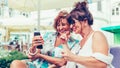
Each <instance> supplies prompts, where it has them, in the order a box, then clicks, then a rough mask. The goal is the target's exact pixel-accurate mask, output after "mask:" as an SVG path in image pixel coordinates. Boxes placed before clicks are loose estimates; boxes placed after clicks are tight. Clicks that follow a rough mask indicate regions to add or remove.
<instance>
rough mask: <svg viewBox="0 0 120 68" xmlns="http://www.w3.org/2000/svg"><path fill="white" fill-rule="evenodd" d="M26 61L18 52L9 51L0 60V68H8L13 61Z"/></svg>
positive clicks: (23, 55)
mask: <svg viewBox="0 0 120 68" xmlns="http://www.w3.org/2000/svg"><path fill="white" fill-rule="evenodd" d="M22 59H28V58H27V56H26V55H25V54H23V53H22V52H19V51H11V52H9V54H8V55H7V56H5V57H1V58H0V68H10V64H11V62H12V61H13V60H22Z"/></svg>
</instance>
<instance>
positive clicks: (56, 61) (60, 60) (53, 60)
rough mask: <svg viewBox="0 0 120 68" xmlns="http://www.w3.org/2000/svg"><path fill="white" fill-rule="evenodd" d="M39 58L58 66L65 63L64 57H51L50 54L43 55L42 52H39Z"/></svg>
mask: <svg viewBox="0 0 120 68" xmlns="http://www.w3.org/2000/svg"><path fill="white" fill-rule="evenodd" d="M39 58H42V59H44V60H46V61H48V62H50V63H53V64H55V65H58V66H63V65H65V63H66V60H65V59H64V58H55V57H51V56H48V55H44V54H39Z"/></svg>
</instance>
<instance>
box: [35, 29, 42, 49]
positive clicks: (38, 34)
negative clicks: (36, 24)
mask: <svg viewBox="0 0 120 68" xmlns="http://www.w3.org/2000/svg"><path fill="white" fill-rule="evenodd" d="M34 36H40V32H39V31H36V32H34ZM37 41H39V40H37ZM37 48H38V49H43V46H42V44H41V45H38V46H37Z"/></svg>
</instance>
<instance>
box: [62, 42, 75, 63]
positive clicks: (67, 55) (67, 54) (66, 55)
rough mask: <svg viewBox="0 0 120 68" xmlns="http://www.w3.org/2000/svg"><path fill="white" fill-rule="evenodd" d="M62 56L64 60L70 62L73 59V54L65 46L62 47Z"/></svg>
mask: <svg viewBox="0 0 120 68" xmlns="http://www.w3.org/2000/svg"><path fill="white" fill-rule="evenodd" d="M62 56H63V57H64V59H65V60H69V61H71V60H72V59H73V58H74V57H73V56H74V54H73V53H72V52H71V51H70V50H69V48H68V46H67V45H66V44H65V45H63V51H62Z"/></svg>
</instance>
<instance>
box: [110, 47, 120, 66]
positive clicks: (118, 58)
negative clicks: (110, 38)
mask: <svg viewBox="0 0 120 68" xmlns="http://www.w3.org/2000/svg"><path fill="white" fill-rule="evenodd" d="M110 53H111V54H112V55H113V56H114V57H113V61H112V65H113V66H114V67H115V68H120V46H119V47H111V48H110Z"/></svg>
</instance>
